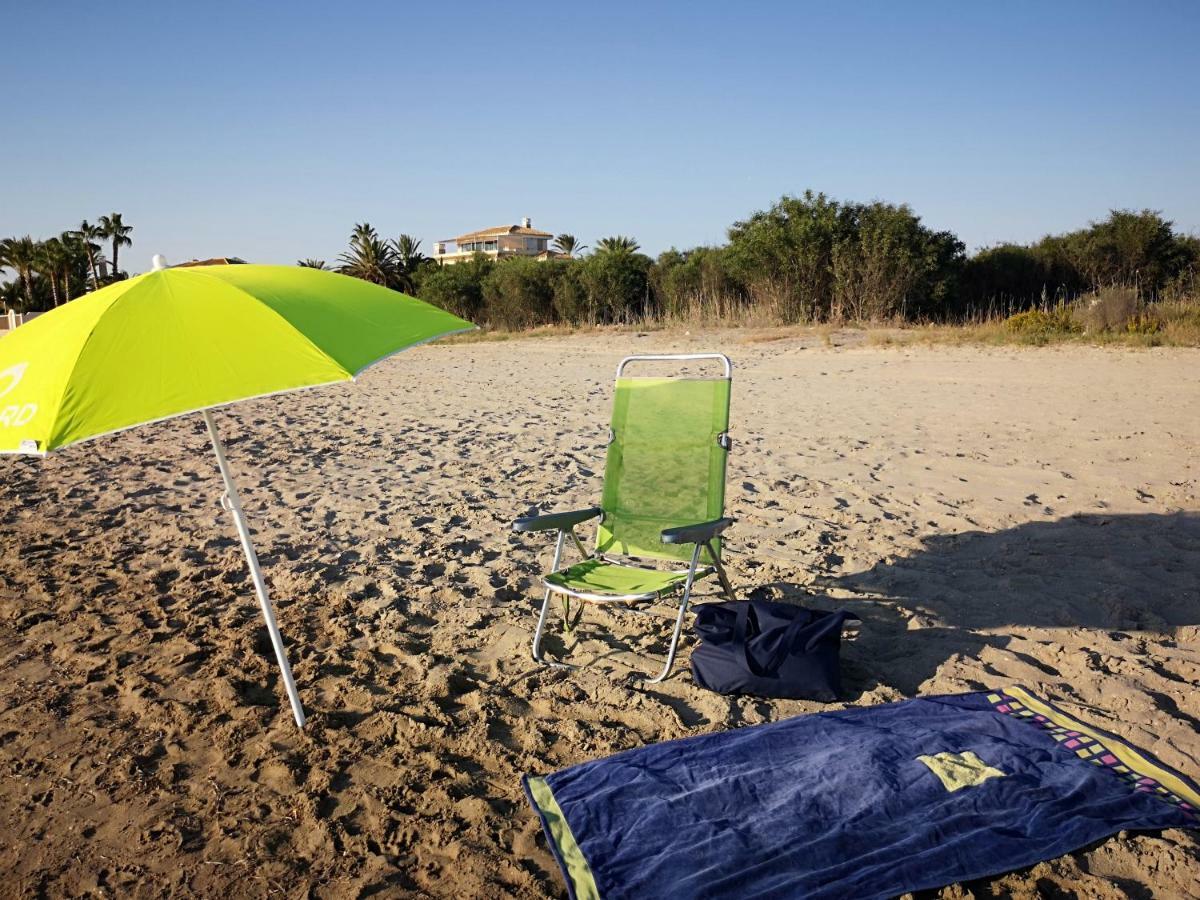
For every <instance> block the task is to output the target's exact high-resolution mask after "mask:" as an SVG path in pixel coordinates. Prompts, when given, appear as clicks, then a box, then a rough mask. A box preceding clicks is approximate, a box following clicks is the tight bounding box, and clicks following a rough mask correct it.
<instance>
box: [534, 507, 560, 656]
mask: <svg viewBox="0 0 1200 900" xmlns="http://www.w3.org/2000/svg"><path fill="white" fill-rule="evenodd" d="M566 539H567V532H566V531H561V530H560V531H559V532H558V543H557V544H555V545H554V562H553V563H551V565H550V571H551V572H557V571H558V564H559V562H560V561H561V560H562V551H563V544H564V543H565V542H566ZM551 593H552V591H551V590H550V588H546V596H545V597H543V598H542V612H541V614H540V615H539V616H538V623H537V629H536V630H535V631H534V632H533V659H534V662H539V663H541V664H542V665H545V666H560V665H562V664H561V663H554V662H551V661H550V660H548V659H544V658H543V657H542V633H543V632H544V631H545V630H546V614H547V613H548V612H549V611H550V595H551Z"/></svg>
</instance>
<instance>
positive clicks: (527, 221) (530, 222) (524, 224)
mask: <svg viewBox="0 0 1200 900" xmlns="http://www.w3.org/2000/svg"><path fill="white" fill-rule="evenodd" d="M521 227H522V228H532V227H533V220H532V219H530V218H529V216H526V217H525V218H523V219H522V220H521Z"/></svg>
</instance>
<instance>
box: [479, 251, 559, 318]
mask: <svg viewBox="0 0 1200 900" xmlns="http://www.w3.org/2000/svg"><path fill="white" fill-rule="evenodd" d="M565 265H569V264H568V263H558V262H553V261H550V260H546V261H541V260H537V259H531V258H529V257H521V256H517V257H513V258H511V259H504V260H501V261H500V262H498V263H497V264H496V265H495V266H493V267H492V270H491V271H490V272H489V273H488V274H487V276H486V277H485V278H484V279H483V285H482V288H483V302H484V318H485V319H486V321H487V323H488V324H489V325H492V326H495V327H499V328H507V329H510V330H514V331H516V330H519V329H522V328H533V327H535V326H537V325H546V324H549V323H550V322H553V321H554V320H555V318H556V314H555V308H554V285H555V282H556V281H557V279H558V277H559V275H560V272H561V269H562V267H563V266H565Z"/></svg>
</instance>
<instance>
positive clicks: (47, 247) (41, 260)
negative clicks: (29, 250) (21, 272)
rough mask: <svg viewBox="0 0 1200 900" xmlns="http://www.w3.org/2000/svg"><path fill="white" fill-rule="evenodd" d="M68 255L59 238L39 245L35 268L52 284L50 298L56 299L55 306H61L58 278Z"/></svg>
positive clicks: (50, 239)
mask: <svg viewBox="0 0 1200 900" xmlns="http://www.w3.org/2000/svg"><path fill="white" fill-rule="evenodd" d="M66 255H67V254H66V252H65V250H64V249H63V245H62V242H61V241H60V240H59V239H58V238H49V239H48V240H45V241H42V242H41V243H39V244H38V245H37V256H36V257H35V260H36V261H35V263H34V267H35V268H36V269H37V270H38V271H39V272H40V273H41V275H42V277H43V278H45V279H46V280H47V281H48V282H50V296H51V297H52V298H53V299H54V305H55V306H58V304H59V294H58V276H59V274H60V273H61V272H62V268H63V263H64V262H65V260H66Z"/></svg>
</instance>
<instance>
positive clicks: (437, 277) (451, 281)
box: [417, 254, 495, 322]
mask: <svg viewBox="0 0 1200 900" xmlns="http://www.w3.org/2000/svg"><path fill="white" fill-rule="evenodd" d="M494 265H495V264H494V263H493V262H491V260H489V259H487V258H486V257H484V256H483V254H478V255H477V256H476V257H475V259H473V260H471V261H470V262H461V263H459V264H458V265H454V266H438V267H437V269H435V270H433V271H428V272H422V273H421V279H420V283H419V284H418V285H417V290H418V292H419V295H420V297H421V299H422V300H425V301H426V302H428V303H432V304H433V305H434V306H440V307H441V308H442V309H444V310H446V311H447V312H451V313H454V315H456V316H461V317H462V318H464V319H467V320H469V321H472V322H474V321H477V320H480V319H482V318H483V280H484V279H485V278H486V277H487V276H488V275H489V274H490V273H491V271H492V267H493V266H494Z"/></svg>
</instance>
